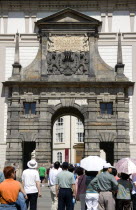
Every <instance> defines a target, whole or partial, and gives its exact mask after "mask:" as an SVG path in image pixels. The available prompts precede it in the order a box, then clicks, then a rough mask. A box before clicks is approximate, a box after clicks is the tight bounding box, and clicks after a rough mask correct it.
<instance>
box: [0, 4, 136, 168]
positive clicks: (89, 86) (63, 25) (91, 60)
mask: <svg viewBox="0 0 136 210" xmlns="http://www.w3.org/2000/svg"><path fill="white" fill-rule="evenodd" d="M135 10H136V3H135V1H125V0H124V1H121V2H116V1H115V2H112V1H110V0H108V3H107V1H104V0H103V1H91V0H90V1H10V2H9V1H7V2H6V1H1V8H0V11H1V17H0V46H1V47H0V55H1V56H0V59H1V66H0V72H1V77H0V78H1V99H0V106H1V109H0V112H1V119H0V123H1V132H0V148H1V167H3V165H4V162H5V161H6V162H7V164H8V163H14V162H17V163H18V164H19V165H20V168H22V167H23V166H22V161H23V164H24V167H25V164H26V161H27V160H28V159H29V158H30V157H28V154H29V155H30V153H31V152H32V151H33V150H35V153H36V158H37V160H38V161H39V162H41V163H42V162H46V161H50V162H51V161H52V160H53V152H52V149H53V151H54V152H55V151H56V150H57V144H56V146H54V144H53V139H54V138H55V137H54V138H53V133H54V132H53V125H54V123H55V121H56V120H57V119H61V118H62V116H64V115H69V116H76V117H77V118H79V119H80V120H81V121H82V123H83V125H84V147H83V146H82V145H83V144H77V145H74V144H73V145H72V147H73V149H74V150H75V152H77V154H80V155H81V151H83V153H84V156H87V155H91V154H92V155H99V154H100V150H101V149H102V150H104V151H105V152H106V155H107V160H109V161H110V162H111V163H113V162H114V161H117V160H118V159H120V158H121V157H126V156H131V157H135V148H136V143H135V138H134V136H135V127H134V126H133V125H134V124H135V120H136V117H135V100H136V95H135V88H134V82H135V65H136V63H135V55H136V17H135ZM119 31H120V34H119V35H118V32H119ZM16 32H18V33H19V34H18V33H17V34H16ZM37 37H38V38H37ZM38 49H39V50H38ZM37 52H38V53H37ZM117 52H118V53H117ZM36 54H37V55H36ZM35 56H36V58H35ZM12 64H13V66H12ZM124 64H125V66H124ZM60 124H61V122H60ZM72 127H73V126H72ZM58 133H59V132H58ZM60 133H62V132H60ZM59 135H60V136H59ZM59 135H58V136H59V138H60V139H61V135H62V134H59ZM69 142H70V141H69ZM61 145H62V144H61ZM55 147H56V148H55ZM62 147H63V146H61V148H62ZM61 148H60V147H59V149H61ZM63 149H64V148H63ZM68 149H70V146H69V145H68V146H67V147H66V148H65V152H66V154H65V155H64V156H67V157H66V158H68V156H69V155H68V152H70V150H68ZM55 155H57V153H55V154H54V157H55V158H56V156H55ZM80 155H79V156H80ZM69 157H70V156H69ZM80 157H81V156H80ZM58 158H60V159H61V151H59V150H58ZM75 161H76V159H73V162H75Z"/></svg>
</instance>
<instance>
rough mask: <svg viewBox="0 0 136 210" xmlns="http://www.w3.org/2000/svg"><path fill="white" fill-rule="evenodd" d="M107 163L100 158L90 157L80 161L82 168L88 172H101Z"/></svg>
mask: <svg viewBox="0 0 136 210" xmlns="http://www.w3.org/2000/svg"><path fill="white" fill-rule="evenodd" d="M105 163H106V161H105V160H103V159H102V158H100V157H98V156H88V157H86V158H84V159H82V160H81V161H80V166H81V167H82V168H84V169H85V170H86V171H100V170H101V169H103V166H104V165H105Z"/></svg>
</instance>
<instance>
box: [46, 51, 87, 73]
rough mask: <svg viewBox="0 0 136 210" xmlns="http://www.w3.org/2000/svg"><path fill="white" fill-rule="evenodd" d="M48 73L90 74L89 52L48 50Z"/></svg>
mask: <svg viewBox="0 0 136 210" xmlns="http://www.w3.org/2000/svg"><path fill="white" fill-rule="evenodd" d="M47 65H48V70H47V71H48V74H57V75H58V74H64V75H72V74H79V75H82V74H88V66H89V53H88V52H71V51H65V52H62V53H61V52H48V54H47Z"/></svg>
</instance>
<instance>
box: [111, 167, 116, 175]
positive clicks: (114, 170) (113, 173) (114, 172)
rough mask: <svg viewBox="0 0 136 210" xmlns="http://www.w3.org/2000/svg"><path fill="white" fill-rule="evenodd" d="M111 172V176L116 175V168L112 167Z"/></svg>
mask: <svg viewBox="0 0 136 210" xmlns="http://www.w3.org/2000/svg"><path fill="white" fill-rule="evenodd" d="M111 174H112V175H113V176H117V169H116V168H112V172H111Z"/></svg>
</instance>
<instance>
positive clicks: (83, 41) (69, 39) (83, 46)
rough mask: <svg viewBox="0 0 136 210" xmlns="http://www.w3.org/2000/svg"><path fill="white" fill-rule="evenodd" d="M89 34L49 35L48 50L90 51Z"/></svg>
mask: <svg viewBox="0 0 136 210" xmlns="http://www.w3.org/2000/svg"><path fill="white" fill-rule="evenodd" d="M88 40H89V39H88V36H87V34H84V35H80V34H77V35H71V34H66V35H64V34H57V35H51V34H50V35H49V38H48V50H49V51H50V52H53V51H60V52H63V51H73V52H76V51H89V44H88Z"/></svg>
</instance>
